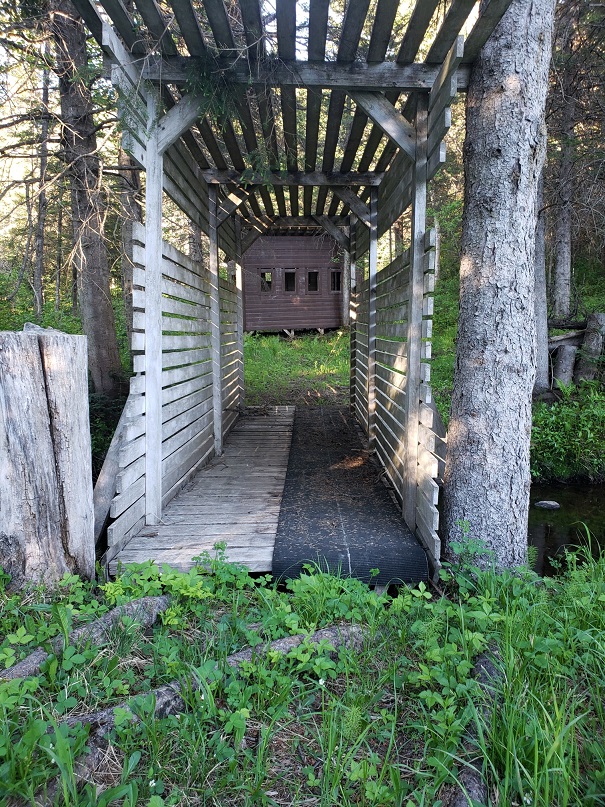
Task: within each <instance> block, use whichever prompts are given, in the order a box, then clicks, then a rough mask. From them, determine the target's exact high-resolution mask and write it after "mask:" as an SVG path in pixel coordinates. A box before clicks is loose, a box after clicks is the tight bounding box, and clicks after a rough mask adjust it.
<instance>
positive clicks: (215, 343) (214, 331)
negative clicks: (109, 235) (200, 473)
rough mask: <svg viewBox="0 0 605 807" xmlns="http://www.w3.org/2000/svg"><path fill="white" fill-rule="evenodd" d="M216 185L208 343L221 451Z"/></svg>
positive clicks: (211, 197)
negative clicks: (210, 351)
mask: <svg viewBox="0 0 605 807" xmlns="http://www.w3.org/2000/svg"><path fill="white" fill-rule="evenodd" d="M216 197H217V186H216V185H208V235H209V237H210V255H209V258H208V274H209V276H210V344H211V350H212V405H213V408H214V414H213V419H214V452H215V454H216V455H217V456H220V455H221V454H222V453H223V392H222V391H223V380H222V374H221V307H220V293H219V275H218V219H217V201H216Z"/></svg>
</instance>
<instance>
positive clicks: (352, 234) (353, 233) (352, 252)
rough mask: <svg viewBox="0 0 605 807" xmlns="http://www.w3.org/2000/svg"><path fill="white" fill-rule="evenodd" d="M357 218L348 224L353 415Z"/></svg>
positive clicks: (351, 398) (352, 403)
mask: <svg viewBox="0 0 605 807" xmlns="http://www.w3.org/2000/svg"><path fill="white" fill-rule="evenodd" d="M356 237H357V218H356V217H355V216H351V219H350V224H349V248H348V254H349V266H350V271H351V280H350V284H351V300H350V304H351V308H350V313H349V323H350V325H349V327H350V331H349V334H350V340H351V341H350V365H351V366H350V378H349V411H350V412H351V414H352V415H355V387H356V384H357V368H356V364H357V338H356V334H357V301H358V294H357V245H356Z"/></svg>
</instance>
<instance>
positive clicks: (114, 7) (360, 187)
mask: <svg viewBox="0 0 605 807" xmlns="http://www.w3.org/2000/svg"><path fill="white" fill-rule="evenodd" d="M73 2H74V6H75V8H76V9H77V11H78V12H79V14H81V16H82V18H83V19H84V21H85V23H86V25H87V26H88V28H89V30H90V31H91V33H92V35H93V36H94V38H95V39H96V40H97V42H98V44H99V46H100V47H101V49H102V51H103V55H104V59H105V62H106V64H107V65H108V66H109V65H110V66H111V78H112V82H113V83H114V85H115V86H116V87H117V88H118V91H119V92H118V96H119V99H120V104H121V114H122V117H123V120H124V121H125V124H126V125H125V142H124V146H125V148H126V150H127V151H128V152H129V153H130V154H131V156H132V159H133V161H134V164H135V165H136V166H138V167H139V168H141V169H143V170H144V171H145V173H146V181H145V223H144V225H143V226H139V227H137V228H135V239H136V250H135V254H134V262H135V273H134V285H135V288H134V294H133V303H134V309H135V316H134V322H133V325H134V333H133V339H132V347H133V353H134V372H135V376H134V378H133V379H132V381H131V390H130V397H129V400H128V403H127V405H126V407H125V411H124V415H123V419H122V426H121V428H122V429H123V430H122V432H121V436H120V439H119V450H118V451H117V455H118V460H117V465H118V474H117V477H116V482H115V485H114V486H113V488H114V491H113V498H112V500H111V518H112V519H113V521H112V523H111V525H110V527H109V529H108V543H109V550H108V556H107V559H108V560H109V561H112V562H113V563H114V564H115V563H116V562H117V561H118V560H119V559H120V558H121V557H123V551H124V549H125V548H126V547H132V546H134V545H135V542H138V543H137V544H136V546H137V547H138V548H137V552H138V553H139V555H138V557H144V558H155V559H156V560H158V561H159V560H160V559H161V558H162V557H165V556H168V557H169V559H170V560H171V561H174V560H175V557H176V555H177V554H179V553H180V554H179V563H180V564H181V565H182V567H183V568H188V565H189V566H190V564H191V559H192V557H193V556H194V555H196V554H199V551H200V549H201V548H202V544H201V540H200V535H201V531H202V530H203V529H206V532H207V534H208V540H209V542H210V543H209V546H210V547H212V546H213V544H214V543H215V542H216V540H217V539H218V540H223V539H224V540H225V542H226V543H227V545H228V547H227V552H228V557H229V558H231V559H237V560H241V561H243V562H245V563H246V564H247V565H248V567H249V568H253V569H255V570H257V571H263V570H269V569H270V568H271V565H270V564H271V557H272V556H271V553H270V552H269V551H268V553H267V554H266V556H265V555H263V557H262V558H260V554H259V552H260V550H259V549H258V547H259V544H255V545H251V544H250V535H251V532H250V522H248V523H247V524H245V525H244V526H242V527H241V528H236V527H235V526H234V512H235V510H237V509H238V508H239V509H240V510H243V511H244V513H245V515H246V518H248V519H251V518H253V519H256V518H257V515H254V516H251V515H250V514H249V513H248V510H250V504H249V501H250V500H251V499H250V497H249V496H248V493H246V492H244V491H243V490H242V487H241V480H242V478H243V477H242V475H241V474H240V475H239V476H237V475H233V474H232V472H231V470H230V469H228V474H231V476H225V474H226V473H227V471H226V470H225V468H226V467H227V466H226V463H223V465H221V464H220V463H218V464H217V466H216V469H215V471H216V474H217V478H216V480H214V482H213V486H212V485H210V484H208V485H205V486H204V485H202V486H201V488H200V489H199V491H198V493H196V494H195V495H194V494H193V493H188V492H187V488H185V491H184V493H183V492H182V491H183V487H184V486H185V485H186V484H187V483H188V481H189V480H190V479H191V477H192V476H193V475H194V474H196V473H197V471H198V470H199V469H200V468H202V466H204V465H207V464H208V463H209V462H210V461H211V460H212V459H213V458H214V457H221V460H222V459H223V458H225V457H226V456H227V450H226V449H229V445H227V446H226V448H225V446H224V444H225V442H226V440H232V438H233V437H234V436H236V433H237V432H238V430H241V431H242V435H243V436H242V447H240V448H238V447H236V448H232V449H231V451H232V453H233V454H234V455H235V456H237V457H239V458H240V459H241V458H242V457H243V458H244V460H245V461H244V465H245V468H246V475H247V477H246V478H251V479H253V483H254V485H255V486H256V488H257V489H258V490H261V489H262V490H264V491H265V492H266V491H267V490H268V493H267V495H268V496H274V495H277V494H276V493H275V490H272V489H271V488H267V478H269V479H270V480H274V477H277V476H278V474H277V473H274V470H275V469H276V468H277V467H278V465H279V463H283V461H284V456H285V455H286V454H287V452H288V450H289V448H288V447H284V445H282V444H279V445H277V442H278V438H280V439H281V437H280V433H281V432H284V433H285V432H287V429H288V426H287V424H279V423H278V425H277V426H275V427H271V428H270V429H268V430H266V433H265V432H261V433H260V437H259V435H258V434H256V435H254V437H255V439H256V438H258V440H259V443H260V449H262V451H261V450H260V449H259V450H257V447H256V444H255V445H254V446H253V448H250V446H251V445H252V439H251V438H250V439H249V436H248V435H247V434H245V433H244V429H243V427H244V426H245V421H246V418H239V413H240V410H241V407H242V404H243V402H244V386H243V372H242V357H243V324H244V323H243V294H242V277H243V263H244V260H245V256H246V255H247V253H250V250H251V249H252V248H253V246H254V244H255V242H256V241H257V240H258V239H259V238H260V237H261V236H263V235H269V234H273V232H274V231H275V230H281V231H284V232H286V233H287V232H288V231H289V230H290V228H292V227H300V228H308V227H311V228H315V229H317V228H318V227H321V228H323V230H325V232H326V233H327V234H328V235H329V236H330V237H331V238H333V239H334V240H335V241H336V243H338V244H339V246H340V247H342V248H343V249H344V250H345V251H346V256H347V261H348V266H349V268H350V277H351V280H352V286H353V289H352V293H351V325H352V327H351V411H352V412H353V413H354V414H355V416H356V418H357V421H358V423H359V424H360V425H361V427H362V428H363V430H364V431H365V434H366V436H367V440H368V444H369V446H370V448H371V449H373V450H374V451H375V452H376V455H377V456H378V458H379V459H380V462H381V463H382V465H383V468H384V473H385V475H386V477H387V478H388V480H389V482H390V483H391V486H392V489H393V491H394V492H395V494H396V496H397V498H398V500H399V503H400V508H401V516H402V520H403V521H405V523H406V524H407V526H408V528H409V529H410V530H411V531H412V532H413V533H414V534H415V536H416V537H417V538H418V540H420V541H421V542H422V544H423V545H424V547H425V548H426V550H427V552H428V554H429V555H430V556H431V557H432V558H433V559H434V561H435V563H438V561H439V554H440V542H439V536H438V533H437V529H438V526H439V513H438V510H437V502H438V496H439V484H438V480H439V477H440V476H442V473H443V448H444V441H443V439H442V437H441V435H440V434H439V429H438V428H437V427H436V425H435V424H436V419H435V418H434V405H433V402H432V394H431V387H430V359H431V343H430V339H431V333H432V313H433V291H434V284H435V253H434V246H435V241H434V233H431V232H430V231H428V230H427V227H426V207H427V204H426V202H427V183H428V182H430V180H431V179H432V178H433V177H434V176H435V174H436V173H437V171H438V170H439V168H440V167H441V166H442V165H443V163H444V162H445V156H446V155H445V143H444V137H445V136H446V134H447V132H448V129H449V127H450V124H451V117H452V115H451V105H452V103H453V101H454V99H455V98H456V95H457V93H458V92H459V91H460V90H464V89H466V87H468V83H469V74H470V69H471V66H472V64H473V62H474V61H475V59H476V58H477V56H478V55H479V53H480V51H481V48H482V46H483V45H484V43H485V42H486V41H487V39H488V38H489V36H490V34H491V33H492V31H493V30H494V28H495V27H496V26H497V24H498V22H499V20H500V19H501V17H502V16H503V14H504V13H505V12H506V10H507V9H508V7H509V5H510V2H511V0H485V2H481V3H476V1H475V0H451V2H450V3H448V4H443V3H439V2H438V0H417V2H416V3H415V4H414V6H413V9H412V10H411V13H408V12H409V9H408V6H407V4H405V5H404V4H403V3H400V2H399V0H376V2H372V3H370V2H369V0H347V1H346V2H345V3H344V13H343V3H341V2H339V3H336V2H332V0H317V2H315V0H313V1H312V2H311V3H310V4H309V6H308V8H307V7H306V6H304V5H303V4H302V3H297V2H296V0H277V2H276V3H275V5H274V6H271V4H266V3H265V2H264V1H263V0H237V1H235V0H233V2H226V0H196V2H195V3H193V2H191V0H166V2H164V3H162V4H157V3H156V2H155V1H154V0H134V3H132V4H124V3H123V2H122V0H73ZM397 20H399V22H397ZM403 20H405V24H402V21H403ZM396 22H397V24H396ZM196 76H198V79H199V80H198V81H192V78H195V77H196ZM217 88H218V89H220V90H221V92H223V90H225V93H223V95H224V94H226V90H227V89H229V90H230V93H231V96H232V103H231V111H230V113H229V114H225V113H224V110H223V114H222V115H221V114H219V113H218V112H217V110H216V109H215V110H214V112H213V109H214V107H213V105H212V103H211V102H212V100H213V97H214V96H213V94H212V92H209V90H212V89H213V91H214V95H216V92H217ZM322 110H323V112H322ZM345 113H346V114H345ZM259 155H260V156H261V157H262V160H261V164H260V165H259ZM250 166H257V168H255V169H254V170H253V169H252V168H250ZM164 194H166V195H167V196H168V197H170V199H171V200H172V201H173V202H174V203H175V204H176V205H177V206H178V207H179V208H180V210H181V211H182V212H183V214H184V215H185V216H187V217H188V219H189V220H190V221H191V222H192V223H193V224H194V225H195V226H196V227H198V228H201V229H202V230H203V231H204V232H205V233H207V234H208V237H209V258H208V261H207V262H206V263H203V262H201V261H199V260H197V259H193V258H192V257H191V256H188V255H183V254H182V253H178V252H177V251H176V250H175V249H174V248H173V247H172V246H170V245H168V244H163V243H162V219H163V197H164ZM407 209H409V211H410V217H409V221H410V232H409V236H408V249H407V250H406V251H405V252H404V253H403V254H402V255H399V256H397V257H396V258H395V260H393V261H392V262H391V263H390V264H389V265H387V266H384V265H382V263H381V261H380V260H379V255H378V239H379V237H380V236H381V235H382V234H384V233H386V232H387V231H388V230H389V228H390V227H391V226H392V225H393V224H394V222H396V221H397V220H398V219H399V217H400V216H401V215H402V213H403V212H404V211H405V210H407ZM221 252H222V253H223V256H224V259H225V260H227V261H233V262H234V266H235V275H234V278H233V279H232V280H230V281H225V280H223V279H222V278H221V277H220V275H219V262H220V260H221V257H220V253H221ZM250 254H253V253H250ZM366 255H367V258H365V257H364V256H366ZM362 258H364V260H365V261H366V266H365V268H364V272H363V276H362V275H361V272H360V271H359V272H357V271H356V267H357V266H358V262H359V261H361V259H362ZM359 266H360V264H359ZM257 268H259V269H260V268H262V267H260V266H258V267H257ZM278 268H279V269H281V270H282V271H283V272H284V275H283V276H282V277H281V278H280V279H279V281H278V280H277V278H276V288H277V284H278V282H279V283H282V284H283V285H284V286H285V283H286V275H285V270H290V271H291V270H292V269H294V270H296V271H299V270H300V268H301V263H299V262H298V261H296V262H293V263H292V265H291V266H288V265H284V262H283V261H281V260H280V261H279V264H278ZM302 268H303V269H304V270H305V271H314V270H313V269H312V267H310V266H309V265H308V263H307V262H305V264H304V265H302ZM267 269H268V270H270V271H274V270H271V267H267ZM296 271H295V272H294V274H295V283H297V282H301V283H302V282H306V283H307V284H308V282H309V278H308V276H307V277H306V278H305V276H304V274H303V275H302V277H301V276H300V275H299V276H298V277H296ZM348 274H349V272H348V271H347V272H344V275H343V276H341V281H342V279H343V277H346V276H347V275H348ZM260 280H261V277H260V275H259V283H260ZM271 282H272V284H273V277H271ZM287 282H288V283H291V282H292V281H291V280H288V281H287ZM311 282H312V283H313V282H314V281H313V280H312V281H311ZM331 282H332V281H331V279H330V283H331ZM335 282H337V281H336V280H335ZM318 283H319V279H318ZM307 288H308V287H307ZM329 291H331V289H330V290H329ZM259 293H260V292H259ZM286 416H288V417H289V415H288V413H281V412H278V413H277V415H276V417H278V418H282V419H285V418H286ZM248 420H250V419H248ZM254 430H255V427H254V424H252V431H254ZM256 431H257V432H259V429H258V428H256ZM232 432H233V434H232ZM275 441H277V442H276V444H275V445H273V442H275ZM269 449H271V451H273V454H272V455H271V456H268V455H267V452H268V451H269ZM246 451H248V452H249V453H248V459H246V458H245V457H246ZM262 452H265V453H264V454H263V453H262ZM223 466H224V467H223ZM280 467H281V466H280ZM251 468H255V473H254V475H253V474H251V471H250V469H251ZM221 503H222V504H221ZM169 507H174V508H176V510H175V511H174V512H173V513H172V515H169V512H168V508H169ZM221 508H223V509H221ZM273 509H275V508H273ZM266 510H267V508H266V502H265V500H263V501H262V502H260V501H259V504H258V507H257V510H256V511H255V513H257V514H258V519H261V520H262V518H264V515H265V512H266ZM177 511H178V512H177ZM210 517H212V518H214V522H213V524H214V527H213V530H214V531H210V532H208V530H207V525H208V523H209V519H210ZM255 523H256V522H255ZM259 523H260V522H259ZM261 527H262V530H261V531H260V534H261V536H262V535H263V534H264V535H265V537H266V536H267V535H268V530H269V527H268V526H267V525H266V524H265V523H264V522H263V523H262V524H261ZM238 530H240V531H239V532H238ZM242 536H243V537H245V539H246V541H247V543H245V544H244V543H241V542H240V543H237V541H238V540H239V538H241V537H242ZM256 538H258V540H259V541H260V540H261V538H259V537H258V536H256V537H255V540H256ZM232 539H233V540H232ZM238 552H240V554H239V555H238V554H237V553H238ZM162 553H164V555H162ZM254 553H256V556H255V557H256V559H255V557H253V554H254Z"/></svg>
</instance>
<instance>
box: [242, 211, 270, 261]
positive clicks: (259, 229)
mask: <svg viewBox="0 0 605 807" xmlns="http://www.w3.org/2000/svg"><path fill="white" fill-rule="evenodd" d="M245 224H247V225H248V226H249V227H251V230H250V231H249V232H248V234H247V235H246V237H245V238H244V239H242V255H243V254H244V253H245V252H246V251H247V250H249V249H250V247H251V246H252V244H253V243H254V242H255V241H256V239H257V238H259V237H260V236H261V235H262V234H263V233H266V232H267V230H268V229H269V227H270V224H271V222H269V223H267V222H266V221H263V220H262V219H258V218H254V219H245Z"/></svg>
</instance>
